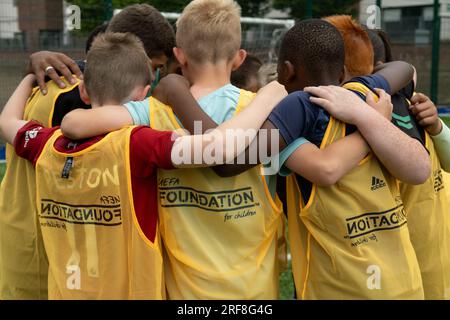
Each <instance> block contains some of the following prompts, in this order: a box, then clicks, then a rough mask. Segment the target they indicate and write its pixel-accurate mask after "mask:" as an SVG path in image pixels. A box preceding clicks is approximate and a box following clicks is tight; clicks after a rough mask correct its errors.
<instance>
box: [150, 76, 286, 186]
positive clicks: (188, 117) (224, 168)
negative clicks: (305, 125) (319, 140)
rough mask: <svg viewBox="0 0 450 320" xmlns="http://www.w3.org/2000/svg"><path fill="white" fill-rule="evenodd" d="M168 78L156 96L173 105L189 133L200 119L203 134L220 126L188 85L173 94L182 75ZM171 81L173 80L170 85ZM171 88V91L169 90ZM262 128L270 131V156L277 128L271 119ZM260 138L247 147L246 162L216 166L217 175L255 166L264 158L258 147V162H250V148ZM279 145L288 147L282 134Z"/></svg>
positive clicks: (268, 145)
mask: <svg viewBox="0 0 450 320" xmlns="http://www.w3.org/2000/svg"><path fill="white" fill-rule="evenodd" d="M166 78H168V79H166V80H165V82H166V83H162V85H159V86H158V87H157V89H156V90H155V92H154V96H155V98H157V99H158V100H160V101H161V102H163V103H166V104H169V105H170V106H171V107H172V110H173V111H174V113H175V114H176V115H177V117H178V119H179V120H180V121H181V123H182V124H183V126H184V128H185V129H186V130H187V131H189V133H191V134H194V123H195V122H196V121H200V122H201V123H202V132H201V133H202V134H203V133H205V132H206V131H207V130H210V129H214V128H217V127H218V125H217V123H216V122H214V121H213V120H212V119H211V118H210V117H209V116H208V115H207V114H206V113H205V112H204V111H203V109H202V108H201V107H200V106H199V105H198V103H197V101H196V100H195V99H194V97H193V96H192V95H191V94H190V92H186V89H185V88H186V86H183V85H180V88H179V89H177V90H176V92H177V94H171V93H174V92H175V90H174V87H173V86H174V84H175V83H178V84H181V82H182V80H181V79H180V78H181V77H180V76H177V75H169V76H167V77H166ZM171 78H173V79H171ZM177 78H178V79H177ZM183 79H184V78H183ZM169 82H171V84H170V85H169ZM169 88H170V92H169V91H168V89H169ZM261 129H267V131H268V139H267V140H268V142H267V150H268V151H269V154H268V155H269V156H270V155H272V152H270V150H271V143H270V141H271V129H276V128H275V126H274V125H273V124H272V123H271V122H270V121H268V120H267V121H266V122H265V123H264V125H263V126H262V127H261ZM195 134H200V132H195ZM259 138H260V134H258V136H257V138H256V139H255V140H254V141H253V143H252V144H251V145H250V147H249V148H247V149H246V152H245V163H246V164H237V161H236V159H235V161H234V163H233V164H226V165H220V166H215V167H213V168H212V169H213V170H214V171H215V172H216V174H217V175H219V176H221V177H231V176H235V175H238V174H240V173H242V172H245V171H247V170H249V169H251V168H253V167H255V166H256V165H258V164H259V163H261V162H262V161H263V160H264V159H259V149H258V152H257V154H258V159H257V163H253V164H248V163H250V160H253V159H251V157H250V150H252V148H255V147H257V146H259ZM279 145H280V149H281V150H283V149H284V148H285V147H286V143H285V141H284V139H283V138H282V137H281V136H280V138H279ZM253 162H255V161H253Z"/></svg>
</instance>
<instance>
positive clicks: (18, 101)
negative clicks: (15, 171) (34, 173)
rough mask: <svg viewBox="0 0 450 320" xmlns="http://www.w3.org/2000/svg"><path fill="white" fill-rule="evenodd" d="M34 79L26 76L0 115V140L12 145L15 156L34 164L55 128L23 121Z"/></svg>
mask: <svg viewBox="0 0 450 320" xmlns="http://www.w3.org/2000/svg"><path fill="white" fill-rule="evenodd" d="M34 82H35V77H34V76H33V75H28V76H26V77H25V78H24V79H23V80H22V81H21V83H20V84H19V86H18V87H17V89H16V90H15V91H14V93H13V94H12V96H11V97H10V98H9V100H8V102H7V103H6V105H5V107H4V109H3V112H2V114H1V115H0V132H1V136H2V138H3V139H4V140H5V141H6V142H8V143H9V144H11V145H13V146H14V147H15V149H16V153H17V155H19V156H20V157H22V158H25V159H27V160H30V161H31V162H32V163H33V164H35V163H36V161H37V159H38V157H39V155H40V153H41V151H42V149H43V148H44V146H45V143H46V142H47V141H48V139H49V138H50V137H51V135H52V134H53V132H54V131H55V130H56V129H57V128H44V127H43V126H42V125H41V124H40V123H37V122H35V121H30V122H27V121H24V120H22V118H23V113H24V110H25V106H26V104H27V100H28V98H29V96H30V94H31V91H32V88H33V85H34Z"/></svg>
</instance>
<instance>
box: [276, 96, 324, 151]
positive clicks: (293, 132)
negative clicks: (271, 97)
mask: <svg viewBox="0 0 450 320" xmlns="http://www.w3.org/2000/svg"><path fill="white" fill-rule="evenodd" d="M309 97H310V96H309V94H307V93H306V92H302V91H298V92H294V93H291V94H290V95H289V96H287V97H286V98H285V99H284V100H282V101H281V102H280V103H279V104H278V106H277V107H276V108H275V109H274V110H273V111H272V113H271V114H270V115H269V121H270V122H271V123H272V124H273V125H274V126H275V127H276V128H278V129H279V130H280V135H281V136H282V137H283V139H284V141H285V142H286V144H287V145H290V144H291V143H292V142H294V141H295V140H296V139H297V138H300V137H306V138H308V134H310V133H311V132H312V130H313V128H314V126H315V124H316V120H317V117H318V111H319V109H318V107H317V106H314V105H313V104H312V103H311V102H310V100H309Z"/></svg>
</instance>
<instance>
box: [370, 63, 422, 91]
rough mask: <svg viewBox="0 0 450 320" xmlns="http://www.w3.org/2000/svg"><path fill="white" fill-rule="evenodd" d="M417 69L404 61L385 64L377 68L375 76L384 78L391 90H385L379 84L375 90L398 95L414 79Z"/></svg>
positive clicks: (375, 85)
mask: <svg viewBox="0 0 450 320" xmlns="http://www.w3.org/2000/svg"><path fill="white" fill-rule="evenodd" d="M414 72H415V69H414V67H413V66H412V65H410V64H409V63H407V62H403V61H394V62H389V63H384V64H382V65H380V66H378V67H376V68H375V72H374V75H377V76H379V77H382V78H383V79H384V80H386V82H387V83H388V84H389V89H390V90H386V89H387V88H383V87H382V86H380V85H377V83H375V84H374V86H373V88H374V89H376V88H378V89H383V90H384V91H386V92H387V93H389V94H393V93H396V92H398V91H400V90H402V89H403V88H405V87H406V86H407V85H408V83H410V82H411V81H412V80H413V78H414Z"/></svg>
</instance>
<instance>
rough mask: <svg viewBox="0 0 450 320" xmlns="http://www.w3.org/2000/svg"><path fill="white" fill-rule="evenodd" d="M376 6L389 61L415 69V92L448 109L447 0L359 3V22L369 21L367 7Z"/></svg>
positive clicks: (449, 32) (449, 14)
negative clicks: (389, 49)
mask: <svg viewBox="0 0 450 320" xmlns="http://www.w3.org/2000/svg"><path fill="white" fill-rule="evenodd" d="M377 3H378V4H381V27H382V29H383V30H384V31H386V32H387V33H388V34H389V37H390V40H391V42H392V50H393V52H392V53H393V58H394V59H397V60H404V61H407V62H409V63H411V64H413V65H414V66H415V68H416V70H417V74H418V83H417V91H420V92H423V93H425V94H427V95H429V96H433V98H434V100H435V102H436V103H437V104H438V105H440V106H442V107H444V108H448V107H450V90H449V87H448V84H449V83H450V0H440V1H434V0H423V1H416V2H415V3H412V2H411V1H405V0H382V1H375V0H363V1H361V4H360V20H361V22H362V23H364V24H367V21H369V22H370V21H371V20H370V14H372V13H373V12H374V11H373V10H371V8H370V7H371V6H373V5H376V4H377ZM435 13H437V14H438V16H437V15H436V14H435ZM436 17H439V19H437V18H436ZM437 22H438V23H437ZM439 22H440V23H439ZM436 27H438V29H436ZM435 30H437V31H436V32H437V33H438V37H435V35H437V34H436V33H435ZM433 59H435V70H434V72H433Z"/></svg>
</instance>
